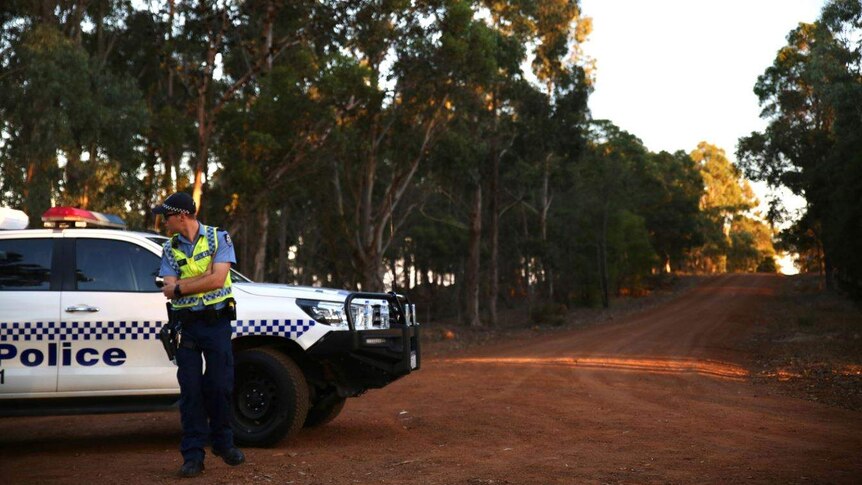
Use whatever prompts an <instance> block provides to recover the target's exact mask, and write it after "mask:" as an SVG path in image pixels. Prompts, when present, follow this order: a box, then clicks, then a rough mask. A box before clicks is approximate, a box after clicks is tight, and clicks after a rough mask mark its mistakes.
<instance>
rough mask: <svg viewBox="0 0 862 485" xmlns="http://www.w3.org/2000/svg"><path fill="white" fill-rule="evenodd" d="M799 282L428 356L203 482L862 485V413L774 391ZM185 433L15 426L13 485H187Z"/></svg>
mask: <svg viewBox="0 0 862 485" xmlns="http://www.w3.org/2000/svg"><path fill="white" fill-rule="evenodd" d="M787 281H788V280H786V279H783V278H781V277H779V276H769V275H727V276H722V277H718V278H711V279H708V280H707V281H705V282H704V283H703V284H701V285H698V286H697V287H694V288H691V289H689V290H687V291H684V292H682V293H680V294H678V295H675V296H671V297H669V298H668V299H667V300H666V301H664V302H662V303H661V304H657V305H652V306H650V307H648V308H644V309H641V310H639V311H633V312H630V313H627V314H620V315H619V318H614V319H613V320H612V321H604V322H602V323H600V324H599V323H597V324H593V325H587V326H583V327H580V328H568V329H566V328H563V329H558V330H553V331H538V332H536V331H530V330H527V331H521V333H516V334H515V335H516V337H517V338H510V337H511V336H510V335H508V334H505V335H504V336H503V338H502V339H500V340H496V341H493V342H491V343H488V344H486V345H481V346H477V345H473V346H470V347H469V348H467V349H466V350H465V349H457V348H442V347H439V348H437V349H432V350H434V352H432V353H433V354H434V355H430V356H427V358H426V359H425V360H424V362H423V369H422V370H421V371H420V372H417V373H415V374H413V375H410V376H408V377H406V378H404V379H402V380H400V381H398V382H396V383H394V384H392V385H390V386H389V387H387V388H385V389H382V390H377V391H371V392H369V393H368V394H367V395H365V396H362V397H360V398H359V399H353V400H350V401H349V402H348V404H347V406H346V408H345V410H344V412H343V413H342V414H341V415H340V416H339V417H338V418H337V419H335V420H334V421H333V422H332V423H330V424H329V425H326V426H323V427H320V428H314V429H307V430H303V431H302V432H301V433H300V434H299V435H298V436H297V437H296V438H295V439H293V440H291V441H290V442H285V443H281V444H280V445H278V446H277V447H275V448H271V449H249V450H246V452H247V453H246V454H247V456H248V462H247V463H246V464H245V465H242V466H240V467H236V468H229V467H227V466H226V465H224V464H222V463H221V462H220V461H218V460H217V459H213V458H212V457H209V458H208V460H207V470H206V472H205V474H204V476H203V477H201V478H200V479H195V480H190V481H189V483H191V482H198V483H294V484H350V483H360V484H381V483H391V484H406V483H411V484H465V485H466V484H542V485H544V484H579V483H656V484H659V483H661V484H665V483H858V482H859V477H860V476H862V454H860V453H859V450H862V415H860V413H859V412H858V411H855V410H852V409H848V408H847V407H839V406H832V405H826V404H823V403H822V402H820V401H821V400H820V399H818V401H812V400H809V399H800V398H798V397H794V395H792V393H785V392H777V391H776V389H777V387H776V386H780V385H783V384H784V382H783V381H782V382H778V379H777V378H775V379H773V378H772V377H770V374H769V372H770V371H769V369H770V368H776V369H777V368H779V367H781V366H780V365H778V364H775V362H781V359H780V358H778V360H775V359H773V357H770V355H772V354H769V353H764V351H763V349H764V348H767V349H770V348H772V347H771V345H766V344H765V347H764V346H761V345H760V344H759V343H758V342H772V341H774V340H775V338H774V337H773V335H774V334H773V333H772V332H773V330H772V329H773V328H775V327H774V325H773V322H772V320H771V319H772V318H773V317H775V318H779V320H780V319H781V318H780V317H776V316H775V315H774V313H775V307H774V305H778V306H784V305H786V304H787V303H786V301H784V300H782V298H784V297H783V296H782V295H784V294H785V293H783V292H784V291H785V290H784V286H783V285H784V283H785V282H787ZM812 308H813V309H812V315H820V314H821V312H822V310H823V309H821V308H819V307H816V306H815V307H812ZM802 316H803V317H804V316H805V315H802ZM812 318H819V317H812ZM782 321H783V320H782ZM806 322H808V320H806V319H804V318H803V319H802V320H799V319H797V320H796V323H795V325H802V326H803V327H805V326H806V325H808V323H806ZM816 325H818V324H817V322H816V321H815V322H813V323H811V327H812V328H813V327H815V326H816ZM789 335H791V338H790V339H789V341H791V342H793V341H794V339H793V337H792V335H795V334H789ZM758 339H760V340H758ZM491 340H494V339H491ZM779 340H781V339H779ZM797 340H798V339H797ZM803 340H804V339H803ZM752 342H754V343H752ZM446 345H448V344H446ZM431 347H434V345H432V346H431ZM856 357H857V358H858V355H857V356H856ZM764 359H766V360H764ZM764 362H766V365H764V364H763V363H764ZM842 365H844V364H843V363H842V364H837V367H836V368H842V367H841V366H842ZM764 369H766V370H764ZM178 421H179V419H178V416H177V414H176V413H153V414H143V415H114V416H78V417H49V418H15V419H5V420H2V421H0V430H2V433H0V482H2V483H38V482H52V483H56V482H60V483H81V482H88V483H92V482H104V483H127V484H132V483H153V482H173V481H175V480H176V479H175V478H174V474H175V472H176V470H177V468H178V467H179V466H180V458H179V453H178V452H177V445H178V443H179V422H178Z"/></svg>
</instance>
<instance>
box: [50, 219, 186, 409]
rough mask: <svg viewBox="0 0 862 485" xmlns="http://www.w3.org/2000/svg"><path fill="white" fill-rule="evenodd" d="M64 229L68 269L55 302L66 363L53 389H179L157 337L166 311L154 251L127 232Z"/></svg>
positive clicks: (154, 391) (165, 316)
mask: <svg viewBox="0 0 862 485" xmlns="http://www.w3.org/2000/svg"><path fill="white" fill-rule="evenodd" d="M67 234H68V235H67V236H66V237H67V239H68V240H70V241H72V242H71V244H70V246H71V247H72V253H73V254H74V258H73V260H74V264H75V272H74V278H73V280H74V281H73V283H72V284H71V285H70V288H68V289H64V291H63V292H62V294H61V302H60V309H61V313H62V318H63V321H64V322H66V325H67V327H69V328H70V329H71V332H70V333H71V338H72V344H73V348H72V349H71V353H72V357H71V359H70V360H71V361H72V362H73V365H70V366H63V367H61V368H60V373H59V381H58V390H59V391H63V392H72V391H87V392H92V391H106V392H111V393H115V394H123V393H124V391H135V392H136V393H140V392H141V391H151V392H152V393H154V394H157V393H165V392H178V386H177V379H176V367H174V366H173V364H171V363H170V361H168V359H167V356H166V354H165V351H164V348H163V347H162V344H161V341H160V340H159V339H158V332H159V329H160V328H161V326H162V325H163V324H164V322H165V320H166V318H167V312H166V308H165V302H166V300H165V298H164V297H163V296H162V293H161V290H160V289H159V288H158V287H157V286H156V283H155V277H156V276H157V275H158V271H159V265H160V262H161V257H160V256H159V255H157V254H156V253H155V252H154V251H153V250H152V249H150V248H148V247H146V246H145V245H144V244H141V243H140V242H138V241H136V240H134V239H132V238H129V239H124V238H122V237H119V236H116V235H113V234H112V236H113V237H108V236H107V235H106V236H105V237H92V235H91V236H89V237H86V236H80V237H79V236H77V235H75V234H74V233H73V232H72V231H68V232H67ZM90 234H91V233H90ZM106 234H108V233H106ZM70 236H71V237H70Z"/></svg>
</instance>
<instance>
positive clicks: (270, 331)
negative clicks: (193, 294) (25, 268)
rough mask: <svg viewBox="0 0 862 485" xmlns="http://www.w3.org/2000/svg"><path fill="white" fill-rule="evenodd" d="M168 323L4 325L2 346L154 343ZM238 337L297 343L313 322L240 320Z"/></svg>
mask: <svg viewBox="0 0 862 485" xmlns="http://www.w3.org/2000/svg"><path fill="white" fill-rule="evenodd" d="M165 323H167V322H164V321H151V322H150V321H147V322H131V321H130V322H0V342H19V341H23V342H35V341H49V342H52V341H61V342H65V341H68V340H73V341H74V340H154V339H157V338H158V335H159V330H160V329H161V328H162V326H163V325H164V324H165ZM231 324H232V325H233V327H234V328H233V333H234V336H236V337H242V336H244V335H275V336H280V337H287V338H290V339H297V338H299V337H300V336H301V335H302V334H304V333H305V332H307V331H308V329H310V328H311V327H312V326H313V325H314V321H313V320H236V321H233V322H231Z"/></svg>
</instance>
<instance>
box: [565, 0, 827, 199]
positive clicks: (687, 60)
mask: <svg viewBox="0 0 862 485" xmlns="http://www.w3.org/2000/svg"><path fill="white" fill-rule="evenodd" d="M824 3H825V2H824V1H823V0H723V1H718V0H649V1H639V0H581V12H582V15H584V16H587V17H592V19H593V32H592V34H590V37H589V39H588V41H587V42H586V43H585V44H584V46H583V48H584V51H585V53H586V54H587V55H588V56H590V57H592V58H593V59H595V61H596V76H595V77H596V83H595V86H594V87H595V91H594V92H593V93H592V95H591V96H590V99H589V106H590V110H591V111H592V115H593V118H595V119H608V120H611V121H612V122H613V123H614V124H616V125H617V126H619V127H620V128H622V129H623V130H626V131H628V132H629V133H632V134H633V135H635V136H637V137H638V138H640V139H641V140H642V141H643V142H644V144H645V145H646V146H647V148H648V149H649V150H650V151H654V152H658V151H661V150H666V151H669V152H673V151H676V150H685V151H686V152H690V151H692V150H693V149H694V148H696V147H697V144H698V143H699V142H700V141H707V142H709V143H711V144H713V145H716V146H718V147H719V148H723V149H724V150H725V151H726V152H727V156H728V158H729V159H730V160H731V161H734V162H735V161H736V156H735V152H736V143H737V140H738V139H739V138H740V137H742V136H745V135H748V134H750V133H751V132H752V131H760V130H762V129H763V128H764V127H765V126H766V123H765V122H764V121H763V120H761V119H760V117H759V115H760V107H759V105H758V100H757V96H755V95H754V91H753V89H754V84H755V83H756V82H757V77H758V76H759V75H761V74H763V72H764V70H766V68H768V67H769V66H770V65H772V62H773V60H774V59H775V55H776V53H777V51H778V49H780V48H781V47H783V46H784V45H785V44H786V37H787V34H788V33H789V32H790V30H792V29H793V28H795V27H796V26H797V25H798V23H799V22H812V21H814V20H816V19H817V16H818V15H819V14H820V10H821V9H822V7H823V5H824ZM753 187H754V189H755V192H756V193H757V194H758V197H759V199H760V200H761V202H765V198H766V195H767V189H766V187H765V186H764V185H763V184H753ZM779 196H780V197H781V198H782V199H783V200H784V201H785V203H786V205H787V206H789V208H790V209H791V210H796V209H799V208H801V207H802V206H804V201H803V200H802V199H799V198H796V197H794V196H793V195H792V194H789V193H782V194H779Z"/></svg>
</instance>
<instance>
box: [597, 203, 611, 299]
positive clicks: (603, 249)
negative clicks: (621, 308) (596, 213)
mask: <svg viewBox="0 0 862 485" xmlns="http://www.w3.org/2000/svg"><path fill="white" fill-rule="evenodd" d="M598 251H599V271H600V274H599V278H600V279H601V287H602V307H604V308H608V307H609V306H610V296H609V292H610V290H609V288H608V287H609V283H608V203H607V202H605V207H604V210H603V211H602V234H601V237H600V238H599V247H598Z"/></svg>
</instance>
